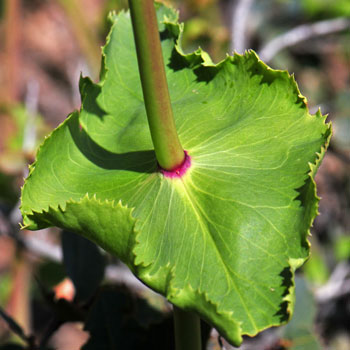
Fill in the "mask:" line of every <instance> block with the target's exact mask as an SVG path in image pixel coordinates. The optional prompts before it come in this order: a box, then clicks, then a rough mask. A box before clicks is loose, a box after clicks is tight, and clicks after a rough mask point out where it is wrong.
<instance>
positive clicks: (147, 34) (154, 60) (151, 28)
mask: <svg viewBox="0 0 350 350" xmlns="http://www.w3.org/2000/svg"><path fill="white" fill-rule="evenodd" d="M129 6H130V13H131V20H132V25H133V30H134V38H135V45H136V51H137V59H138V64H139V71H140V77H141V84H142V90H143V97H144V100H145V107H146V112H147V118H148V124H149V127H150V131H151V136H152V141H153V145H154V150H155V153H156V157H157V160H158V163H159V165H160V166H161V167H162V168H163V169H165V170H168V171H171V170H174V169H176V168H177V167H179V166H180V165H181V164H182V163H183V161H184V159H185V155H184V150H183V148H182V147H181V144H180V141H179V138H178V135H177V132H176V128H175V122H174V117H173V112H172V109H171V103H170V96H169V90H168V85H167V81H166V76H165V68H164V61H163V55H162V48H161V44H160V37H159V31H158V25H157V17H156V12H155V8H154V4H153V0H129Z"/></svg>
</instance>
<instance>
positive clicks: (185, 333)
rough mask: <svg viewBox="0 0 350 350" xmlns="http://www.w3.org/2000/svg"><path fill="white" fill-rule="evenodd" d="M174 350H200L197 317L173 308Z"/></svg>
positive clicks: (199, 330) (199, 331)
mask: <svg viewBox="0 0 350 350" xmlns="http://www.w3.org/2000/svg"><path fill="white" fill-rule="evenodd" d="M174 325H175V345H176V346H175V349H176V350H201V348H202V347H201V329H200V319H199V317H198V316H197V315H196V314H194V313H192V312H187V311H183V310H181V309H179V308H177V307H176V306H174Z"/></svg>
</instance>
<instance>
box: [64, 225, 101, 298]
mask: <svg viewBox="0 0 350 350" xmlns="http://www.w3.org/2000/svg"><path fill="white" fill-rule="evenodd" d="M62 250H63V261H64V265H65V268H66V271H67V276H68V277H69V278H70V279H71V280H72V281H73V284H74V287H75V291H76V297H77V299H78V300H79V301H88V300H89V299H90V298H91V297H92V296H93V294H94V293H95V292H96V290H97V288H98V287H99V285H100V283H101V282H102V280H103V277H104V271H105V266H106V260H105V257H104V256H103V255H102V253H101V252H100V251H99V249H98V248H97V247H96V245H95V244H94V243H92V242H90V241H88V240H87V239H86V238H84V237H81V236H78V235H76V234H74V233H71V232H67V231H63V232H62Z"/></svg>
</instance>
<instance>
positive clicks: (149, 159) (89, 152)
mask: <svg viewBox="0 0 350 350" xmlns="http://www.w3.org/2000/svg"><path fill="white" fill-rule="evenodd" d="M68 127H69V131H70V134H71V136H72V139H73V141H74V143H75V145H76V146H77V148H78V149H79V151H80V152H81V154H82V155H84V157H85V158H87V159H88V160H89V161H90V162H92V163H94V164H95V165H97V166H98V167H100V168H103V169H109V170H127V171H133V172H138V173H149V174H151V173H155V172H157V169H158V166H157V160H156V156H155V153H154V150H147V151H136V152H126V153H113V152H110V151H108V150H106V149H105V148H103V147H101V146H100V145H98V144H97V143H96V142H95V141H94V140H92V138H91V137H90V136H89V135H88V133H87V132H86V131H85V130H84V129H81V128H80V125H79V115H78V113H75V114H74V115H72V117H71V119H70V121H69V124H68Z"/></svg>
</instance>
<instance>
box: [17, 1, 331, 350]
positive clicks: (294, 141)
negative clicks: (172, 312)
mask: <svg viewBox="0 0 350 350" xmlns="http://www.w3.org/2000/svg"><path fill="white" fill-rule="evenodd" d="M157 8H158V12H157V15H158V19H159V29H160V34H161V39H162V49H163V55H164V60H165V64H166V74H167V79H168V84H169V90H170V95H171V100H172V105H173V110H174V116H175V122H176V126H177V130H178V133H179V138H180V141H181V144H182V146H183V147H184V148H185V150H187V152H188V154H189V156H190V157H191V167H190V168H189V170H188V171H187V173H186V174H185V175H184V176H182V177H181V178H169V177H166V176H164V175H163V174H162V173H161V172H160V171H159V169H158V167H157V162H156V159H155V155H154V151H153V147H152V141H151V137H150V133H149V130H148V125H147V118H146V113H145V108H144V103H143V98H142V91H141V85H140V80H139V76H138V68H137V61H136V54H135V47H134V42H133V36H132V29H131V23H130V17H129V14H128V13H126V12H122V13H120V14H119V15H115V14H112V15H111V16H110V20H111V22H112V28H111V32H110V34H109V35H108V38H107V44H106V46H105V47H104V48H103V67H102V71H101V81H100V82H99V83H98V84H94V83H92V82H91V81H90V80H89V79H88V78H82V79H81V82H80V89H81V94H82V108H81V110H80V111H79V112H74V113H73V114H71V115H70V116H69V118H67V120H66V121H65V122H64V123H63V124H61V125H60V126H59V127H58V128H57V129H56V130H55V131H54V132H53V133H52V134H51V135H50V136H49V137H48V138H47V139H46V140H45V142H44V144H43V145H42V146H41V148H40V150H39V152H38V155H37V160H36V162H35V163H34V164H33V165H32V166H31V168H30V175H29V177H28V179H27V180H26V183H25V185H24V188H23V193H22V213H23V217H24V226H25V227H26V228H29V229H39V228H42V227H46V226H50V225H57V226H60V227H63V228H66V229H68V230H71V231H74V232H78V233H81V234H82V235H84V236H85V237H87V238H89V239H91V240H93V241H94V242H96V243H97V244H100V245H101V246H102V247H103V248H105V249H106V250H108V251H110V252H112V253H113V254H115V255H117V256H118V257H120V258H121V259H122V260H123V261H124V262H125V263H126V264H127V265H128V266H129V267H130V268H131V270H132V271H133V272H134V273H135V274H136V275H137V276H138V278H140V279H141V280H142V281H143V282H145V283H146V284H147V285H148V286H150V287H151V288H153V289H154V290H156V291H158V292H160V293H162V294H163V295H165V296H166V297H167V298H168V300H169V301H171V302H172V303H174V304H175V305H177V306H179V307H182V308H184V309H187V310H193V311H195V312H197V313H198V314H199V315H200V316H201V317H202V318H203V319H205V320H207V321H208V322H209V323H210V324H211V325H213V326H215V327H216V328H217V329H218V330H219V332H221V334H222V335H223V336H224V337H226V338H227V339H228V340H229V341H230V342H231V343H233V344H236V345H237V344H239V343H240V342H241V340H242V334H248V335H254V334H256V333H258V332H259V331H261V330H262V329H265V328H267V327H270V326H273V325H279V324H281V322H285V321H286V320H287V319H288V318H289V316H290V314H291V312H292V306H293V289H294V288H293V273H294V270H295V269H296V268H297V267H299V266H300V265H301V264H302V263H303V262H304V261H305V259H306V258H307V257H308V254H309V244H308V242H307V235H308V232H309V227H310V225H311V223H312V221H313V219H314V217H315V216H316V213H317V199H316V195H315V193H316V192H315V183H314V180H313V177H314V175H315V172H316V170H317V168H318V165H319V163H320V160H321V159H322V157H323V153H324V150H325V148H326V145H327V144H328V140H329V137H330V126H329V125H327V124H325V117H323V116H321V114H320V113H319V112H318V113H316V115H313V116H312V115H310V114H309V112H308V109H307V106H306V100H305V98H304V97H303V96H301V95H300V92H299V90H298V88H297V85H296V83H295V81H294V78H293V77H291V76H290V75H289V74H288V73H287V72H284V71H275V70H272V69H271V68H269V67H267V66H266V65H265V64H264V63H263V62H261V61H260V60H259V58H258V57H257V55H256V54H255V53H254V52H247V53H246V54H245V55H243V56H240V55H234V56H233V57H231V56H228V57H227V58H226V59H225V60H224V61H222V62H220V63H219V64H217V65H214V64H213V63H212V62H211V60H210V58H209V56H208V55H207V54H206V53H204V52H203V51H201V50H198V51H196V52H194V53H192V54H189V55H185V54H183V53H182V51H181V48H180V44H179V36H180V35H181V32H182V26H181V25H179V24H178V23H177V14H176V13H175V12H174V11H172V10H170V9H168V8H166V7H164V6H161V5H157Z"/></svg>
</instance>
